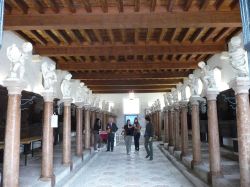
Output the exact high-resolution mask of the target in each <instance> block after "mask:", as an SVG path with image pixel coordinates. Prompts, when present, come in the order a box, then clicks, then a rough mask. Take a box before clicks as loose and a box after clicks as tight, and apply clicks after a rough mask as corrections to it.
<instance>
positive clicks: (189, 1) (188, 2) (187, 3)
mask: <svg viewBox="0 0 250 187" xmlns="http://www.w3.org/2000/svg"><path fill="white" fill-rule="evenodd" d="M192 2H193V0H186V2H185V4H184V7H183V10H184V11H189V9H190V7H191V5H192Z"/></svg>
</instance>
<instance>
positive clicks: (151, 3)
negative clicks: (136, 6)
mask: <svg viewBox="0 0 250 187" xmlns="http://www.w3.org/2000/svg"><path fill="white" fill-rule="evenodd" d="M156 1H157V0H151V1H150V12H154V11H155V7H156Z"/></svg>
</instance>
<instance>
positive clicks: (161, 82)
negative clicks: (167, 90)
mask: <svg viewBox="0 0 250 187" xmlns="http://www.w3.org/2000/svg"><path fill="white" fill-rule="evenodd" d="M182 81H183V79H182V78H180V79H179V78H176V79H159V80H157V79H153V80H84V83H85V84H86V85H88V86H94V85H103V86H104V85H127V86H133V85H176V84H178V83H179V82H182Z"/></svg>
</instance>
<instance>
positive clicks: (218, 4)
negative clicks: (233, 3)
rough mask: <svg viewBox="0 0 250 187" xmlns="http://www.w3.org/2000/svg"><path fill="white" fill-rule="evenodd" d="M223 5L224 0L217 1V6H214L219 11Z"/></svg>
mask: <svg viewBox="0 0 250 187" xmlns="http://www.w3.org/2000/svg"><path fill="white" fill-rule="evenodd" d="M223 3H224V0H216V1H215V4H214V6H215V9H216V10H219V9H220V7H221V5H222V4H223Z"/></svg>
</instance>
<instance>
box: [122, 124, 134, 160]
mask: <svg viewBox="0 0 250 187" xmlns="http://www.w3.org/2000/svg"><path fill="white" fill-rule="evenodd" d="M133 134H134V127H133V125H131V123H130V120H129V119H128V120H127V123H126V124H125V125H124V140H125V145H126V150H127V155H130V152H131V144H132V137H133Z"/></svg>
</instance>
